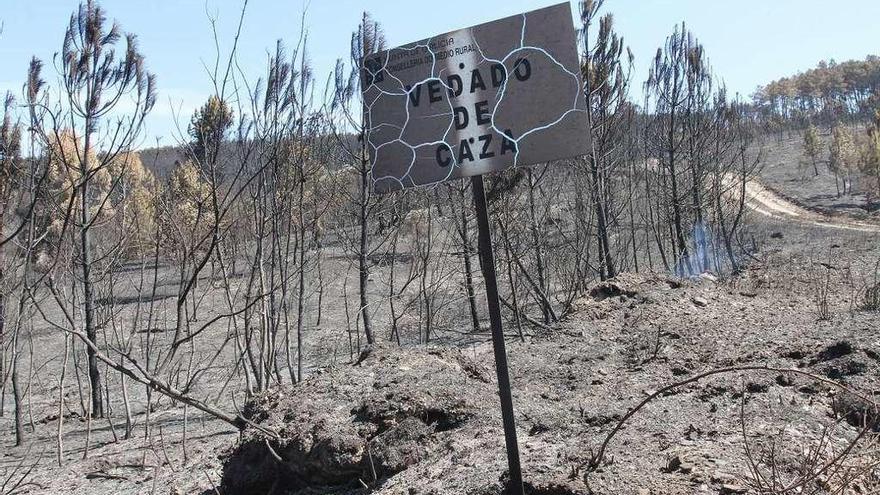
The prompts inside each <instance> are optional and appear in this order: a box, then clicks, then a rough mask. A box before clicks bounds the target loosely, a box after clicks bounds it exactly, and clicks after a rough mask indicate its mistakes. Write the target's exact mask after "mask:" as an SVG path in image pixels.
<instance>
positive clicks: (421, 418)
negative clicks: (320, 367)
mask: <svg viewBox="0 0 880 495" xmlns="http://www.w3.org/2000/svg"><path fill="white" fill-rule="evenodd" d="M487 371H488V370H486V369H484V368H483V367H482V366H480V365H479V364H478V363H474V362H471V361H469V360H468V359H467V358H466V357H464V356H463V355H462V354H461V353H460V352H457V351H452V350H442V351H439V350H438V351H430V352H425V351H413V350H406V349H400V348H393V350H390V349H388V348H386V347H381V346H380V347H374V348H373V349H371V350H369V351H367V352H365V353H364V355H362V356H361V358H360V359H359V360H358V361H357V363H356V364H354V365H351V366H345V367H340V368H337V369H334V370H331V371H330V372H328V373H324V374H321V375H317V376H314V377H312V378H310V379H308V380H306V381H305V382H303V383H301V384H300V385H299V386H296V387H292V388H287V389H281V390H275V391H272V392H268V393H266V394H263V395H261V396H259V397H257V398H255V399H254V400H253V401H251V402H250V403H249V404H248V405H247V407H246V410H245V412H246V414H247V415H248V416H249V417H250V418H251V419H252V420H253V421H255V422H257V423H259V424H260V425H261V426H263V427H266V428H269V429H271V430H272V431H275V432H277V433H278V434H279V437H280V440H270V439H267V438H266V437H265V436H264V435H261V434H259V433H256V432H254V433H251V434H248V435H246V436H245V438H244V439H243V441H242V442H241V444H240V445H239V446H238V447H237V448H236V449H235V450H234V451H233V452H232V453H231V455H230V456H229V457H228V459H227V460H226V463H225V466H224V474H223V481H222V483H223V488H224V490H223V492H224V493H254V494H256V493H269V492H272V493H279V490H281V491H282V492H283V490H286V491H288V492H296V491H298V490H304V489H309V488H318V487H321V488H323V489H329V488H332V487H336V488H340V489H345V488H356V487H362V486H366V485H375V484H376V483H378V482H381V481H382V480H385V479H387V478H388V477H390V476H392V475H394V474H396V473H399V472H401V471H403V470H405V469H407V468H408V467H409V466H412V465H414V464H416V463H419V462H421V461H423V460H425V459H426V458H427V457H428V456H429V454H430V453H431V452H433V451H437V450H442V449H441V448H440V444H442V443H443V442H444V441H445V440H446V439H447V437H448V434H449V432H450V431H451V430H455V429H457V428H460V427H462V426H463V425H464V424H466V423H467V422H468V421H470V420H471V419H473V418H474V417H475V416H476V415H478V413H479V411H480V410H481V409H482V408H483V407H484V406H487V405H488V404H486V403H487V402H490V403H492V404H494V399H495V395H494V388H493V386H492V385H490V384H489V382H490V380H489V379H488V378H487V376H488V375H487Z"/></svg>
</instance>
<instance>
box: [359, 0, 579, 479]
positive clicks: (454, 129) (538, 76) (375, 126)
mask: <svg viewBox="0 0 880 495" xmlns="http://www.w3.org/2000/svg"><path fill="white" fill-rule="evenodd" d="M362 68H363V70H362V71H361V77H362V80H361V83H362V84H361V87H362V90H363V101H364V108H363V112H364V116H365V120H366V124H367V126H366V140H367V144H368V150H369V155H370V156H369V158H370V165H371V173H372V180H373V182H372V184H373V189H374V191H376V192H379V193H383V192H391V191H396V190H400V189H405V188H409V187H416V186H428V185H433V184H439V183H441V182H444V181H448V180H451V179H457V178H462V177H471V181H472V185H473V187H472V189H473V194H474V206H475V208H476V212H477V225H478V229H479V252H480V260H481V265H482V269H483V278H484V279H485V284H486V296H487V299H488V306H489V319H490V323H491V328H492V341H493V344H494V352H495V361H496V363H495V364H496V371H497V375H498V387H499V394H500V398H501V411H502V418H503V420H504V432H505V443H506V446H507V457H508V463H509V467H510V481H511V493H514V494H521V493H522V475H521V469H520V464H519V448H518V445H517V439H516V428H515V421H514V415H513V401H512V398H511V392H510V378H509V375H508V370H507V354H506V350H505V343H504V334H503V329H502V322H501V308H500V303H499V298H498V283H497V278H496V273H495V260H494V256H493V253H492V242H491V232H490V223H489V213H488V209H487V205H486V195H485V188H484V183H483V174H486V173H489V172H498V171H502V170H505V169H508V168H511V167H516V166H525V165H532V164H536V163H542V162H547V161H551V160H559V159H563V158H570V157H575V156H579V155H584V154H586V153H587V152H588V150H589V139H590V133H589V129H588V126H587V119H586V111H585V97H584V91H583V85H582V81H581V70H580V63H579V57H578V53H577V44H576V35H575V30H574V24H573V22H572V13H571V6H570V4H569V3H561V4H558V5H554V6H551V7H547V8H544V9H539V10H535V11H532V12H526V13H523V14H520V15H515V16H511V17H507V18H504V19H500V20H497V21H493V22H490V23H487V24H480V25H478V26H474V27H471V28H467V29H461V30H458V31H454V32H451V33H446V34H441V35H439V36H435V37H433V38H430V39H426V40H422V41H418V42H415V43H411V44H408V45H404V46H401V47H397V48H392V49H389V50H385V51H383V52H380V53H377V54H371V55H369V56H367V57H365V58H364V60H363V63H362Z"/></svg>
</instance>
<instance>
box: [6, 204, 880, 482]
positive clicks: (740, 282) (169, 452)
mask: <svg viewBox="0 0 880 495" xmlns="http://www.w3.org/2000/svg"><path fill="white" fill-rule="evenodd" d="M877 241H878V236H877V234H876V233H872V232H863V231H855V230H844V229H827V228H823V227H820V226H816V225H812V224H800V223H796V222H793V221H792V220H790V219H786V218H761V219H760V222H759V223H757V225H756V227H755V228H754V229H753V231H752V233H751V235H750V237H749V238H747V239H743V240H742V241H741V242H745V243H748V244H751V245H752V247H754V248H755V249H754V250H753V251H752V252H751V255H750V257H749V258H748V259H744V260H743V261H744V262H746V266H747V268H746V269H745V270H744V272H743V273H741V274H739V275H736V276H730V277H724V278H721V279H716V278H715V277H713V276H704V277H699V278H696V279H693V280H679V279H674V278H670V277H668V276H666V275H663V274H624V275H621V276H620V277H618V278H617V279H615V280H613V281H611V282H609V283H606V284H600V285H598V286H597V287H596V288H595V289H594V290H593V291H592V292H591V293H590V294H587V295H585V296H584V297H583V298H582V299H581V300H579V301H578V303H577V308H576V311H575V312H574V314H573V315H571V316H570V317H569V318H568V319H566V320H565V321H563V322H562V323H561V324H559V325H558V326H556V327H555V328H553V329H552V330H540V331H537V330H533V331H532V332H531V333H530V334H529V335H527V338H526V340H525V342H520V341H519V340H518V339H516V338H515V337H514V336H513V332H512V331H511V336H510V338H509V340H508V351H509V354H510V368H511V374H512V382H513V395H514V402H515V407H516V420H517V423H518V433H519V441H520V450H521V452H522V463H523V467H524V471H525V473H524V474H525V478H526V482H527V483H528V485H529V490H530V493H533V494H545V495H546V494H567V493H597V494H638V495H641V494H690V493H759V491H758V490H756V489H755V487H754V480H755V478H756V475H755V474H754V473H753V471H752V470H753V469H757V471H758V472H759V473H760V475H759V476H757V477H758V478H759V479H760V480H761V482H762V483H764V484H765V486H770V485H771V484H773V483H776V488H777V489H779V488H786V487H787V488H790V490H789V491H788V493H817V494H823V493H841V494H845V493H851V494H867V493H876V492H877V490H880V472H878V470H877V467H876V464H877V463H880V453H878V452H880V451H878V448H880V447H878V444H877V437H876V433H875V432H874V431H864V433H863V429H862V428H860V425H864V424H865V423H866V422H867V423H869V424H870V423H871V422H872V421H875V420H876V418H877V415H876V412H872V411H870V410H869V411H865V407H864V406H865V401H863V400H857V399H855V398H854V397H853V396H851V395H850V394H848V393H845V392H844V391H843V390H842V389H840V388H838V387H836V386H833V385H831V383H830V382H829V380H830V381H833V382H835V383H840V384H842V385H844V386H845V387H848V388H851V389H853V390H855V391H856V392H858V393H860V394H862V395H871V394H876V393H877V391H878V390H880V379H878V376H880V312H878V311H870V310H866V309H864V308H863V303H864V298H865V294H866V293H867V290H868V289H869V288H871V287H873V286H875V285H876V284H877V283H878V282H880V276H878V271H877V266H878V265H877V262H878V260H880V244H878V242H877ZM823 295H824V296H823ZM822 301H824V302H825V303H827V309H826V310H824V311H820V309H821V308H820V306H823V305H820V304H818V303H820V302H822ZM820 313H824V314H820ZM820 316H824V318H820ZM511 330H512V328H511ZM316 338H317V336H316ZM481 339H482V340H481ZM473 340H476V341H481V342H482V343H480V344H476V345H466V346H462V345H457V346H448V347H435V348H424V347H413V346H405V347H402V348H401V347H397V346H389V345H380V346H378V347H376V348H374V349H372V350H370V351H369V352H368V353H365V354H363V355H362V356H361V358H360V359H357V358H356V359H355V360H354V361H353V362H351V363H345V362H342V358H340V360H339V362H338V363H337V364H335V365H333V366H330V367H328V368H321V369H318V370H316V371H314V372H312V373H311V375H310V376H309V377H308V378H307V379H306V380H305V381H304V382H302V383H300V384H299V385H297V386H295V387H293V388H286V389H281V390H276V391H273V392H271V393H268V394H266V395H263V396H260V397H258V398H257V399H256V400H255V401H253V402H251V403H248V404H244V403H243V402H242V401H241V400H240V397H241V396H239V398H238V399H236V397H234V396H233V399H232V400H233V402H234V404H235V405H236V406H237V407H240V408H243V409H244V410H245V411H247V412H248V414H250V415H251V417H253V419H254V420H255V421H258V422H259V423H260V424H261V425H262V426H264V427H266V428H269V429H271V430H274V431H275V432H277V434H278V437H279V439H277V440H276V439H273V438H267V437H266V436H264V435H261V434H259V433H257V432H256V431H255V430H252V429H251V430H247V431H245V432H244V434H243V435H239V434H238V433H237V432H236V431H234V429H233V428H231V427H230V426H228V425H226V424H224V423H222V422H220V421H218V420H214V419H211V418H209V417H206V416H203V415H200V414H196V413H195V411H192V410H190V411H189V414H188V416H187V421H186V425H187V427H186V431H185V432H184V428H183V425H184V421H183V420H184V417H183V412H182V410H181V409H182V408H180V407H178V406H175V405H173V404H171V403H170V401H168V400H167V399H164V398H159V397H153V401H152V404H153V406H152V407H151V410H152V411H153V412H152V416H151V424H152V425H153V427H152V433H151V435H150V438H149V439H146V438H145V437H144V431H143V424H144V422H145V417H144V415H143V414H137V415H135V422H136V424H135V425H134V430H133V431H134V432H135V436H134V437H133V438H131V439H127V440H126V439H122V438H121V437H120V438H117V439H114V435H116V436H119V435H120V434H121V426H120V425H119V420H118V419H117V420H116V424H115V426H111V425H110V424H108V422H107V421H102V422H97V421H96V422H95V423H94V424H93V429H92V441H91V444H90V447H89V452H88V458H87V459H82V455H83V453H84V446H85V438H84V434H81V433H78V432H81V431H84V430H85V428H84V427H83V425H77V427H76V428H73V429H70V428H68V432H67V433H66V434H65V435H64V442H65V452H66V454H65V458H64V459H63V466H62V467H58V465H57V464H56V462H55V459H54V453H55V434H56V428H57V417H53V416H51V414H49V415H46V416H44V415H43V414H42V413H40V414H34V417H33V421H34V425H35V433H34V435H35V437H36V439H35V440H34V441H33V442H32V443H30V444H29V446H25V447H18V448H13V447H11V446H10V445H8V444H7V446H6V447H7V448H5V449H4V452H3V454H2V456H0V472H5V473H6V475H4V476H8V477H9V480H7V481H6V482H7V483H9V485H8V486H12V485H14V484H16V483H18V481H19V477H23V476H22V475H26V481H25V482H24V483H23V484H22V485H21V486H20V487H19V490H18V491H19V493H40V494H42V493H47V494H55V493H89V494H140V493H156V494H169V493H170V494H190V493H194V494H214V493H220V494H223V495H234V494H269V493H274V494H284V493H288V494H291V493H294V494H322V493H328V494H329V493H340V494H345V493H351V494H366V493H377V494H481V495H482V494H500V493H503V491H504V487H505V481H506V474H505V471H506V457H505V452H504V447H503V446H504V442H503V435H502V429H501V418H500V413H499V409H498V399H497V393H496V384H495V374H494V368H493V358H492V350H491V345H490V343H489V342H488V341H486V338H485V336H475V338H474V339H473ZM39 345H41V346H42V345H44V344H42V343H40V344H39ZM55 348H56V349H57V347H55ZM732 367H733V368H735V367H763V368H778V369H791V370H796V371H798V372H799V373H796V372H782V371H772V370H768V369H763V370H751V371H732V372H727V373H724V374H719V375H714V376H711V377H707V378H705V379H700V380H697V381H694V382H691V383H688V384H686V385H684V386H681V387H678V388H672V389H668V390H664V387H667V386H669V385H670V384H674V383H676V382H681V381H686V380H689V379H692V378H695V377H697V376H699V375H700V374H701V373H704V372H707V371H710V370H715V369H719V368H732ZM802 373H808V374H810V375H812V376H805V375H803V374H802ZM220 384H221V383H219V382H218V384H217V385H218V386H219V385H220ZM49 385H51V384H47V387H48V386H49ZM37 390H38V389H37ZM661 390H662V391H663V392H662V393H660V394H659V396H658V397H656V398H655V399H653V400H651V401H649V402H648V403H647V404H646V405H645V406H644V407H643V408H641V409H640V410H639V411H638V412H637V413H635V414H634V415H633V416H632V417H631V418H630V419H629V420H627V422H626V423H625V425H624V427H623V428H622V429H621V430H620V431H619V432H618V433H617V434H616V435H615V436H614V437H613V438H612V439H611V441H610V442H609V443H608V446H607V450H606V451H605V456H604V458H603V459H602V462H601V463H599V465H598V466H595V469H590V461H591V459H592V458H593V457H594V455H595V453H596V452H597V451H598V449H599V448H600V446H601V444H602V442H603V441H604V440H605V438H606V437H607V436H608V434H609V433H610V432H611V431H612V430H613V429H614V428H615V426H616V425H617V424H618V422H619V421H620V419H621V418H623V417H624V415H626V414H627V412H628V411H630V410H631V409H632V408H633V407H635V406H637V405H638V404H639V403H640V402H642V401H644V400H645V399H646V398H649V397H650V396H651V395H652V394H654V393H655V392H657V391H661ZM55 392H57V388H49V393H50V394H51V393H55ZM33 400H34V402H35V404H37V403H41V402H38V401H42V402H46V404H47V406H46V408H44V410H47V411H50V412H51V410H52V409H53V408H52V396H51V395H47V396H43V395H37V394H33ZM35 410H37V411H40V409H36V408H35ZM117 418H118V416H117ZM30 419H31V418H27V420H28V422H30ZM0 421H2V422H4V423H3V424H4V425H5V426H6V427H7V428H9V427H10V425H9V418H8V417H5V418H0ZM77 421H82V420H81V419H80V418H78V417H76V416H75V415H74V414H73V413H71V414H70V415H66V416H65V423H66V424H70V423H73V422H77ZM114 428H115V430H114ZM74 431H75V432H77V433H76V434H74V433H73V432H74ZM860 434H861V437H859V435H860ZM7 436H8V435H7ZM857 437H859V442H857V443H856V444H855V445H854V447H853V448H852V449H851V450H847V448H848V446H849V445H850V443H851V442H852V440H854V439H856V438H857ZM184 438H186V444H185V445H184V444H183V439H184ZM746 440H747V441H746ZM746 447H748V453H747V449H746ZM841 453H846V454H847V455H846V456H844V458H843V461H844V463H843V464H841V463H839V462H838V463H834V464H832V465H831V466H830V467H827V468H826V464H829V463H831V462H832V461H833V460H835V459H836V458H838V457H839V456H840V455H841ZM36 459H39V462H35V460H36ZM771 466H772V469H771ZM810 473H813V474H815V475H810ZM847 477H856V478H858V479H857V480H856V481H855V482H854V483H852V484H851V485H850V486H849V487H848V488H847V489H846V490H840V491H837V490H836V489H837V488H839V487H840V483H841V480H842V479H843V478H847ZM770 478H774V479H772V480H771V479H770ZM847 479H848V478H847ZM801 481H802V482H803V483H802V484H799V482H801ZM780 484H784V485H786V486H781V485H780ZM780 493H785V492H781V491H780Z"/></svg>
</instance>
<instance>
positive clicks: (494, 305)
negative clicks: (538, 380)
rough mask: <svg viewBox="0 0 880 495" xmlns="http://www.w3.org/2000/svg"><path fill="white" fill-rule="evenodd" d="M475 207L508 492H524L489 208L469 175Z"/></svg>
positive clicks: (479, 186)
mask: <svg viewBox="0 0 880 495" xmlns="http://www.w3.org/2000/svg"><path fill="white" fill-rule="evenodd" d="M471 185H472V188H473V193H474V207H475V208H476V210H477V227H478V228H479V250H480V264H481V265H482V269H483V279H484V280H485V283H486V299H487V301H488V303H489V322H490V325H491V327H492V347H493V348H494V350H495V372H496V374H497V375H498V396H499V397H500V399H501V418H502V420H503V421H504V443H505V444H506V446H507V465H508V468H509V470H510V490H509V492H508V493H510V494H511V495H523V483H522V469H521V467H520V463H519V444H518V443H517V440H516V419H515V418H514V416H513V397H512V396H511V393H510V374H509V373H508V371H507V349H506V348H505V344H504V329H503V328H502V325H501V302H500V300H499V299H498V277H497V275H496V273H495V255H494V254H493V252H492V232H491V230H490V228H489V208H488V206H487V205H486V188H485V186H484V184H483V176H482V175H477V176H474V177H471Z"/></svg>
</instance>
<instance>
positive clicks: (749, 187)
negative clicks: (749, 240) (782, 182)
mask: <svg viewBox="0 0 880 495" xmlns="http://www.w3.org/2000/svg"><path fill="white" fill-rule="evenodd" d="M746 203H747V204H748V206H749V208H751V209H752V210H753V211H755V212H757V213H760V214H761V215H764V216H767V217H770V218H777V219H785V220H794V221H795V222H799V223H804V224H810V225H816V226H819V227H826V228H831V229H842V230H854V231H858V232H878V233H880V225H878V224H876V223H872V222H867V221H861V220H856V219H854V218H846V217H843V216H840V217H835V216H831V215H825V214H823V213H820V212H817V211H813V210H808V209H806V208H804V207H801V206H798V205H796V204H794V203H792V202H791V201H789V200H787V199H785V198H783V197H782V196H780V195H779V194H777V193H776V192H774V191H772V190H770V189H768V188H767V187H765V186H764V185H763V184H761V183H760V182H758V181H757V180H751V181H749V183H748V184H746Z"/></svg>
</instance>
